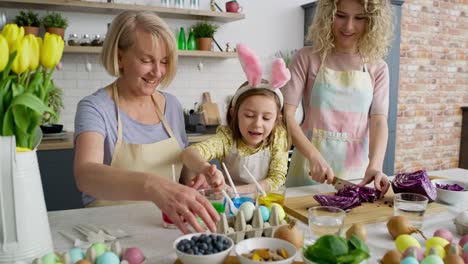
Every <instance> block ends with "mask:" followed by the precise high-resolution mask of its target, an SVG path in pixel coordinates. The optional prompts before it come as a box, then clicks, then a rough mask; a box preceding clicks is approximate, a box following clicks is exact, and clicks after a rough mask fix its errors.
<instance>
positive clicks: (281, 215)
mask: <svg viewBox="0 0 468 264" xmlns="http://www.w3.org/2000/svg"><path fill="white" fill-rule="evenodd" d="M273 207H276V208H277V209H278V218H279V221H281V220H283V219H284V218H285V217H286V213H285V212H284V209H283V206H281V205H280V204H277V203H272V204H271V209H272V210H273Z"/></svg>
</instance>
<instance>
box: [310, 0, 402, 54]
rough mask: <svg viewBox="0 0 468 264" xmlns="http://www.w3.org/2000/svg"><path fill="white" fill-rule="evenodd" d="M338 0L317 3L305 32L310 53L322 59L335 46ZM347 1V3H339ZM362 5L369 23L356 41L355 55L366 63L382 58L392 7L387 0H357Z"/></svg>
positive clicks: (388, 40)
mask: <svg viewBox="0 0 468 264" xmlns="http://www.w3.org/2000/svg"><path fill="white" fill-rule="evenodd" d="M339 1H340V0H319V1H318V6H317V10H316V12H315V15H314V20H313V22H312V24H311V25H310V27H309V29H308V33H307V40H310V41H312V45H313V50H314V52H316V53H319V54H320V57H322V59H324V58H325V57H326V56H327V55H328V54H329V53H330V52H331V51H332V50H333V48H334V47H335V45H334V36H333V29H332V27H333V21H334V19H335V14H336V10H337V4H338V2H339ZM342 1H349V0H342ZM358 2H359V3H360V4H361V5H363V7H364V13H365V16H366V17H367V20H368V23H367V28H366V32H365V33H364V35H363V36H362V38H361V39H360V40H359V43H358V53H359V55H361V57H362V58H363V59H364V61H365V62H369V63H371V62H375V61H377V60H379V59H383V58H385V56H386V55H387V53H388V49H389V48H390V45H391V41H392V37H393V24H392V21H393V19H392V14H393V13H392V8H391V6H390V0H358Z"/></svg>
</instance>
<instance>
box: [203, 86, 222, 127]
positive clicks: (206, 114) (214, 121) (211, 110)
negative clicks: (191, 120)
mask: <svg viewBox="0 0 468 264" xmlns="http://www.w3.org/2000/svg"><path fill="white" fill-rule="evenodd" d="M202 111H203V119H204V121H205V125H208V126H210V125H219V124H220V123H221V117H220V115H219V109H218V105H217V104H216V103H213V102H211V96H210V93H209V92H204V93H203V103H202Z"/></svg>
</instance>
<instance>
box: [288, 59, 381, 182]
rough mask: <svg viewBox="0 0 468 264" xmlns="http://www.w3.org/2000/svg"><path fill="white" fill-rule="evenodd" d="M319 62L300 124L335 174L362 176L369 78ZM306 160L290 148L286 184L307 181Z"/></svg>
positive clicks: (370, 95) (370, 96) (370, 89)
mask: <svg viewBox="0 0 468 264" xmlns="http://www.w3.org/2000/svg"><path fill="white" fill-rule="evenodd" d="M323 64H324V63H322V64H321V66H320V69H319V72H318V74H317V77H316V80H315V82H314V85H313V87H312V90H311V95H310V100H309V102H308V105H307V108H306V113H307V114H306V117H305V121H304V124H303V125H302V128H303V130H304V133H305V135H306V136H307V137H308V138H309V140H310V141H311V143H312V144H313V145H314V146H315V147H316V148H317V150H318V151H320V153H321V154H322V157H323V158H324V159H325V160H326V161H327V163H328V164H329V165H330V167H331V168H332V169H333V172H334V174H335V176H336V177H339V178H342V179H348V180H349V179H358V178H363V177H364V174H365V171H366V169H367V165H368V163H369V157H368V152H369V133H368V131H369V112H370V107H371V104H372V99H373V87H372V80H371V78H370V75H369V72H368V70H367V67H366V65H364V66H363V69H362V71H334V70H332V69H329V68H327V67H325V66H323ZM311 184H315V182H314V181H313V180H312V179H311V178H310V177H309V162H308V161H307V160H306V159H305V158H304V156H303V155H302V154H300V153H299V152H298V151H297V149H294V152H293V155H292V157H291V163H290V166H289V171H288V177H287V180H286V186H288V187H293V186H303V185H311Z"/></svg>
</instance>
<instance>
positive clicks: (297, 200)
mask: <svg viewBox="0 0 468 264" xmlns="http://www.w3.org/2000/svg"><path fill="white" fill-rule="evenodd" d="M333 194H334V193H326V195H333ZM313 196H314V195H306V196H299V197H291V198H286V199H285V200H284V210H285V212H286V213H287V214H289V215H291V216H293V217H295V218H297V219H299V220H301V221H302V222H304V223H305V224H306V225H307V224H308V218H307V209H308V208H310V207H313V206H318V205H320V204H319V203H318V202H317V201H316V200H315V199H314V197H313ZM393 196H394V193H393V191H392V188H390V190H389V191H388V192H387V194H386V195H385V197H384V198H383V199H380V200H378V201H376V202H375V203H362V204H361V205H360V206H358V207H355V208H353V209H351V211H350V212H348V213H346V218H345V225H351V224H354V223H361V224H373V223H379V222H386V221H387V220H388V218H390V217H391V216H393ZM446 210H447V209H446V208H445V206H444V205H442V204H439V203H436V202H432V203H430V204H428V206H427V209H426V213H425V214H426V215H428V214H434V213H438V212H443V211H446Z"/></svg>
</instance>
